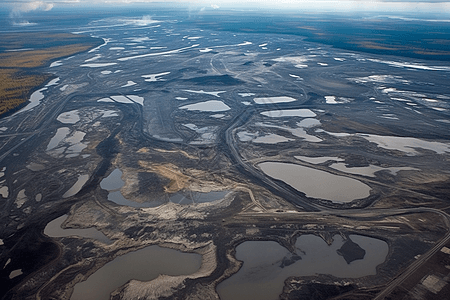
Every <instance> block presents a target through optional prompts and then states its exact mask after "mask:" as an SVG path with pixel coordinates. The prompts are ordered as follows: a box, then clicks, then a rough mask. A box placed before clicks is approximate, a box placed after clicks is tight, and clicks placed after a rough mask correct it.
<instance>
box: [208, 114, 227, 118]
mask: <svg viewBox="0 0 450 300" xmlns="http://www.w3.org/2000/svg"><path fill="white" fill-rule="evenodd" d="M225 116H226V115H224V114H215V115H210V117H211V118H216V119H222V118H223V117H225Z"/></svg>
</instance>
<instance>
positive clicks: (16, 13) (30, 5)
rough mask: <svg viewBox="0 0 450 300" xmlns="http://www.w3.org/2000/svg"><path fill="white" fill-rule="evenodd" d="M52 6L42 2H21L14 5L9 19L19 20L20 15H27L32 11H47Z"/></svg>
mask: <svg viewBox="0 0 450 300" xmlns="http://www.w3.org/2000/svg"><path fill="white" fill-rule="evenodd" d="M53 6H54V4H53V3H50V2H44V1H30V2H21V3H17V4H15V5H14V7H13V9H12V11H11V13H10V17H11V18H20V17H21V16H22V13H27V12H30V11H34V10H43V11H49V10H51V9H52V8H53Z"/></svg>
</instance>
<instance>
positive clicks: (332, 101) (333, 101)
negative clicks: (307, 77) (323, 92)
mask: <svg viewBox="0 0 450 300" xmlns="http://www.w3.org/2000/svg"><path fill="white" fill-rule="evenodd" d="M325 101H326V103H327V104H338V102H336V97H335V96H325Z"/></svg>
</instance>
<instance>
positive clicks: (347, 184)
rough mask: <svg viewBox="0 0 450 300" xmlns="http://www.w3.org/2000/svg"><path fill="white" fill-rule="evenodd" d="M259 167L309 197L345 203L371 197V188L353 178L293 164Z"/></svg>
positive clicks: (274, 164) (276, 163)
mask: <svg viewBox="0 0 450 300" xmlns="http://www.w3.org/2000/svg"><path fill="white" fill-rule="evenodd" d="M257 166H258V167H259V168H261V170H262V171H263V172H264V173H265V174H266V175H268V176H270V177H272V178H275V179H279V180H282V181H284V182H285V183H287V184H289V185H290V186H292V187H293V188H295V189H296V190H298V191H301V192H303V193H305V194H306V196H308V197H313V198H319V199H325V200H330V201H333V202H337V203H345V202H351V201H353V200H355V199H362V198H366V197H368V196H369V195H370V187H369V186H368V185H366V184H364V183H362V182H360V181H358V180H355V179H353V178H348V177H345V176H338V175H334V174H331V173H328V172H325V171H321V170H316V169H313V168H308V167H304V166H300V165H296V164H291V163H282V162H264V163H260V164H258V165H257Z"/></svg>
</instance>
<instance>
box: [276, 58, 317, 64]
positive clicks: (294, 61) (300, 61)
mask: <svg viewBox="0 0 450 300" xmlns="http://www.w3.org/2000/svg"><path fill="white" fill-rule="evenodd" d="M272 60H273V61H276V62H288V63H291V64H294V65H298V64H303V63H305V62H307V61H309V60H310V58H309V57H307V56H282V57H278V58H274V59H272Z"/></svg>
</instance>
